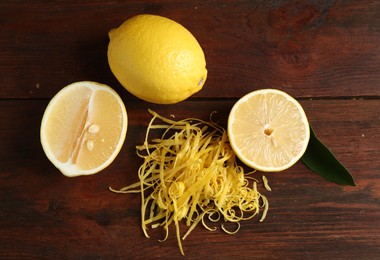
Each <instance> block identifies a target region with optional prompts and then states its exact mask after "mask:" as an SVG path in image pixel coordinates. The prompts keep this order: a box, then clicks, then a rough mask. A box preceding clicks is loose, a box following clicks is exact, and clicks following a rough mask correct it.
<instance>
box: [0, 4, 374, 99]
mask: <svg viewBox="0 0 380 260" xmlns="http://www.w3.org/2000/svg"><path fill="white" fill-rule="evenodd" d="M379 11H380V2H379V1H330V0H326V1H295V0H293V1H222V2H220V1H203V2H202V1H200V2H199V1H198V2H193V1H180V2H177V1H128V2H125V1H116V2H115V1H112V2H107V1H101V0H93V1H86V2H80V3H78V2H77V1H59V2H57V1H44V2H42V1H28V2H25V3H24V2H23V3H22V4H15V2H14V1H1V2H0V21H1V27H0V32H1V35H2V37H1V38H0V46H1V50H0V56H1V63H0V73H1V77H0V85H1V86H2V88H1V89H0V98H50V97H52V96H53V95H54V94H55V93H56V92H57V91H58V90H59V89H61V88H62V87H63V86H65V85H67V84H69V83H72V82H75V81H80V80H93V81H99V82H102V83H105V84H109V85H111V86H113V87H114V88H116V89H118V90H121V89H122V87H121V86H120V85H119V83H118V82H117V81H116V79H115V78H114V77H113V75H112V73H111V72H110V70H109V68H108V63H107V57H106V50H107V44H108V37H107V34H108V31H109V30H110V29H111V28H113V27H116V26H118V25H119V24H120V23H121V22H122V21H124V20H125V19H127V18H129V17H131V16H133V15H136V14H141V13H154V14H159V15H163V16H167V17H169V18H172V19H174V20H176V21H178V22H180V23H181V24H183V25H184V26H185V27H187V28H188V29H189V30H190V31H191V32H192V33H193V34H194V35H195V36H196V38H197V39H198V40H199V42H200V43H201V45H202V47H203V49H204V52H205V55H206V60H207V68H208V71H209V76H208V79H207V82H206V85H205V87H204V89H203V90H202V91H201V92H199V93H197V94H196V95H194V97H196V98H213V97H234V98H236V97H240V96H242V95H244V94H246V93H247V92H250V91H252V90H254V89H259V88H264V87H274V88H280V89H283V90H285V91H287V92H289V93H290V94H291V95H293V96H295V97H331V96H333V97H342V96H343V97H344V96H350V97H353V96H356V97H359V96H360V97H363V96H365V97H367V96H371V97H374V96H375V97H379V96H380V88H379V86H378V82H379V81H380V20H379V19H380V18H379V17H380V16H379V15H378V13H379ZM125 96H126V98H128V99H133V97H132V96H131V95H129V94H127V92H125Z"/></svg>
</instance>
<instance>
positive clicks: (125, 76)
mask: <svg viewBox="0 0 380 260" xmlns="http://www.w3.org/2000/svg"><path fill="white" fill-rule="evenodd" d="M109 38H110V42H109V45H108V63H109V66H110V68H111V71H112V72H113V74H114V75H115V77H116V78H117V79H118V81H119V82H120V83H121V85H123V86H124V87H125V88H126V89H127V90H128V91H129V92H130V93H132V94H133V95H135V96H137V97H138V98H141V99H143V100H145V101H148V102H152V103H157V104H172V103H177V102H179V101H182V100H185V99H186V98H188V97H190V96H191V95H192V94H194V93H196V92H198V91H199V90H201V88H202V87H203V84H204V83H205V81H206V78H207V70H206V61H205V56H204V53H203V50H202V48H201V46H200V45H199V43H198V41H197V40H196V39H195V37H194V36H193V35H192V34H191V33H190V32H189V31H188V30H187V29H186V28H184V27H183V26H182V25H180V24H179V23H177V22H175V21H173V20H170V19H168V18H165V17H162V16H157V15H148V14H142V15H137V16H134V17H132V18H130V19H128V20H126V21H125V22H124V23H123V24H121V25H120V27H118V28H115V29H112V30H111V31H110V32H109Z"/></svg>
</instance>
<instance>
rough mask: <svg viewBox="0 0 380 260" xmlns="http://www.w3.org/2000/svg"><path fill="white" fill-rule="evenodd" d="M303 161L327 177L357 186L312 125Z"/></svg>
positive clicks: (332, 180)
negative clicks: (318, 136)
mask: <svg viewBox="0 0 380 260" xmlns="http://www.w3.org/2000/svg"><path fill="white" fill-rule="evenodd" d="M301 160H302V162H303V163H304V164H305V165H306V166H307V167H309V168H310V169H311V170H312V171H314V172H315V173H317V174H319V175H320V176H322V177H324V178H325V179H327V180H329V181H331V182H334V183H336V184H341V185H349V186H356V184H355V181H354V179H353V177H352V175H351V173H350V172H349V171H348V170H347V169H346V168H345V167H344V166H343V165H342V164H341V163H340V162H339V161H338V159H336V158H335V156H334V154H333V153H332V152H331V151H330V150H329V149H328V148H327V147H326V146H325V145H324V144H323V143H322V142H321V141H319V140H318V138H317V136H316V135H315V133H314V131H313V129H312V128H311V127H310V141H309V144H308V146H307V149H306V152H305V153H304V155H303V156H302V158H301Z"/></svg>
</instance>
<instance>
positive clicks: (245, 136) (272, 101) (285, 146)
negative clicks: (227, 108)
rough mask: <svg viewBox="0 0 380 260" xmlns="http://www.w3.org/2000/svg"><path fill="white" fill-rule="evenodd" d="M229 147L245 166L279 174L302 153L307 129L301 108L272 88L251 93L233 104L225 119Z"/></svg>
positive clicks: (306, 141)
mask: <svg viewBox="0 0 380 260" xmlns="http://www.w3.org/2000/svg"><path fill="white" fill-rule="evenodd" d="M228 136H229V139H230V143H231V147H232V149H233V150H234V151H235V153H236V155H237V156H238V157H239V159H240V160H241V161H242V162H243V163H245V164H246V165H248V166H250V167H252V168H254V169H257V170H260V171H266V172H268V171H270V172H275V171H282V170H285V169H287V168H289V167H290V166H292V165H293V164H295V163H296V162H297V161H298V160H299V159H300V158H301V157H302V155H303V154H304V152H305V150H306V148H307V145H308V143H309V138H310V128H309V123H308V120H307V117H306V114H305V112H304V110H303V108H302V107H301V105H300V104H299V103H298V102H297V100H295V99H294V98H293V97H291V96H290V95H288V94H287V93H285V92H283V91H280V90H276V89H261V90H257V91H253V92H251V93H249V94H247V95H245V96H244V97H242V98H241V99H240V100H238V101H237V102H236V104H235V105H234V106H233V108H232V110H231V112H230V115H229V118H228Z"/></svg>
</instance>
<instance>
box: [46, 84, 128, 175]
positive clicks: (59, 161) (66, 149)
mask: <svg viewBox="0 0 380 260" xmlns="http://www.w3.org/2000/svg"><path fill="white" fill-rule="evenodd" d="M126 131H127V113H126V109H125V106H124V104H123V102H122V100H121V99H120V97H119V96H118V94H117V93H116V92H115V91H114V90H112V89H111V88H110V87H108V86H106V85H101V84H99V83H95V82H88V81H86V82H76V83H73V84H70V85H68V86H66V87H65V88H63V89H62V90H60V91H59V92H58V93H57V94H56V95H55V96H54V97H53V99H52V100H51V101H50V102H49V104H48V106H47V108H46V110H45V113H44V115H43V118H42V123H41V130H40V135H41V144H42V147H43V149H44V151H45V154H46V156H47V157H48V159H49V160H50V161H51V162H52V163H53V164H54V165H55V166H56V167H57V168H58V169H59V170H60V171H61V172H62V173H63V174H64V175H66V176H70V177H73V176H79V175H89V174H94V173H97V172H99V171H100V170H102V169H104V168H105V167H107V166H108V165H109V164H110V163H111V162H112V161H113V160H114V158H115V157H116V156H117V154H118V153H119V151H120V149H121V146H122V144H123V143H124V140H125V136H126Z"/></svg>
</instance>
